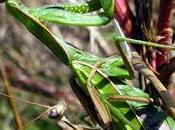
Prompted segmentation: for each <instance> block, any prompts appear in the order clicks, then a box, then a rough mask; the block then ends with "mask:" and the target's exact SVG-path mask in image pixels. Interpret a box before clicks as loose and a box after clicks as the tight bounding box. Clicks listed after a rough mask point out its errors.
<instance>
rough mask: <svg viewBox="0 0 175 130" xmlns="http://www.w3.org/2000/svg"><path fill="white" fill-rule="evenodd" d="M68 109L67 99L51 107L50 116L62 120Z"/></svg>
mask: <svg viewBox="0 0 175 130" xmlns="http://www.w3.org/2000/svg"><path fill="white" fill-rule="evenodd" d="M66 109H67V107H66V103H65V101H61V102H59V103H58V104H57V105H55V106H53V107H52V108H51V109H50V111H49V112H48V117H49V118H51V119H58V120H60V119H61V118H62V117H63V115H64V112H65V111H66Z"/></svg>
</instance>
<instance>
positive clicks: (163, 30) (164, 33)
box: [155, 0, 173, 70]
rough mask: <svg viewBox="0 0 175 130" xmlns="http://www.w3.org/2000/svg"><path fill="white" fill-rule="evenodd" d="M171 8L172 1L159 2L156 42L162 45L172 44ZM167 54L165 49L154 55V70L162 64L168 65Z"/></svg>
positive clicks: (161, 0) (162, 0)
mask: <svg viewBox="0 0 175 130" xmlns="http://www.w3.org/2000/svg"><path fill="white" fill-rule="evenodd" d="M172 6H173V0H160V5H159V18H158V29H157V30H158V33H157V34H158V36H161V38H160V39H159V40H158V42H159V43H162V44H164V45H167V44H171V43H172V30H171V28H170V20H171V12H172ZM168 53H169V52H168V50H166V49H162V50H160V52H159V53H156V57H155V58H156V66H155V69H156V70H159V68H160V67H161V66H162V65H163V64H166V63H168Z"/></svg>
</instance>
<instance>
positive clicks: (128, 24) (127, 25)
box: [115, 0, 134, 37]
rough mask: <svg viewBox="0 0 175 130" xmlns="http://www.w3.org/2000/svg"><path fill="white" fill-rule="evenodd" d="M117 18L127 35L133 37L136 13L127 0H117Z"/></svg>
mask: <svg viewBox="0 0 175 130" xmlns="http://www.w3.org/2000/svg"><path fill="white" fill-rule="evenodd" d="M115 19H117V21H118V22H119V24H120V25H121V27H122V29H123V31H124V33H125V35H127V36H129V37H131V36H132V33H133V20H134V15H133V13H132V12H131V10H130V8H129V5H128V2H127V0H115Z"/></svg>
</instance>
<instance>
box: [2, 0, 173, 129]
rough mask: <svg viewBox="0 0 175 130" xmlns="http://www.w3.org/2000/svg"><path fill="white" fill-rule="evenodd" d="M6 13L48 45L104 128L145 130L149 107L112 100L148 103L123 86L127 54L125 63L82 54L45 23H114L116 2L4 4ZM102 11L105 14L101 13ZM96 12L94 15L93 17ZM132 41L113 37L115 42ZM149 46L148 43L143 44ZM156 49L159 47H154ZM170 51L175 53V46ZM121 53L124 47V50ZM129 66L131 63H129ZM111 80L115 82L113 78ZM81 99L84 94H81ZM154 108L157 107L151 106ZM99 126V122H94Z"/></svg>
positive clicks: (169, 123)
mask: <svg viewBox="0 0 175 130" xmlns="http://www.w3.org/2000/svg"><path fill="white" fill-rule="evenodd" d="M5 4H6V7H7V10H8V11H9V13H10V14H11V15H13V16H14V17H15V18H16V19H18V20H19V21H20V22H21V23H22V24H23V25H24V26H25V27H26V28H27V29H28V30H29V31H30V32H31V33H32V34H33V35H34V36H36V37H37V38H38V39H39V40H40V41H41V42H42V43H43V44H45V45H46V46H47V47H48V48H49V49H50V50H51V51H52V52H53V53H54V54H55V55H56V57H57V58H58V59H59V60H61V61H62V62H63V63H64V64H65V65H67V66H68V67H69V68H70V69H71V70H72V73H73V75H74V76H75V78H74V80H76V81H75V82H76V83H77V84H78V85H79V86H80V89H82V90H83V94H85V95H88V97H90V99H91V101H92V102H93V104H94V106H95V107H96V109H97V111H98V113H99V115H100V117H99V118H100V119H99V120H100V122H101V124H100V125H102V128H104V129H110V130H117V129H121V130H140V129H146V125H147V124H144V121H143V120H141V119H140V118H139V117H138V116H137V112H136V111H137V110H138V109H141V108H144V107H145V106H146V105H148V103H143V102H135V101H128V100H129V99H128V100H125V101H118V100H111V99H110V97H111V96H131V97H141V98H145V99H149V95H148V94H146V93H145V92H143V91H141V90H139V89H137V88H134V87H131V86H129V85H127V84H125V83H124V82H123V79H125V78H129V77H130V73H129V72H128V70H127V69H125V68H124V65H125V63H124V62H125V60H127V59H128V57H127V54H125V52H124V53H123V55H124V57H125V58H124V60H123V59H122V58H121V57H119V56H111V57H108V58H103V57H98V56H95V55H92V54H90V53H87V52H83V51H81V50H79V49H77V48H75V47H74V46H72V45H70V44H68V43H67V42H65V41H64V40H63V39H61V38H59V37H56V36H55V35H54V34H53V33H52V32H51V31H50V30H49V29H48V28H47V27H46V26H45V25H44V24H43V23H42V22H53V23H58V24H64V25H75V26H101V25H105V24H107V23H109V22H110V21H111V20H112V19H113V13H114V0H91V1H88V2H84V3H75V4H68V3H63V4H55V5H47V6H44V7H35V8H28V7H27V6H25V5H24V4H23V3H22V2H21V1H19V0H5ZM100 9H102V11H101V10H100ZM92 12H95V14H91V13H92ZM118 40H128V41H130V42H134V43H138V44H139V43H140V41H137V40H135V41H133V40H131V39H127V38H122V37H119V36H116V37H114V41H118ZM142 44H144V45H150V43H148V42H144V43H143V42H142ZM152 45H153V46H156V47H165V46H158V45H157V44H154V43H153V44H152ZM168 48H172V49H174V47H172V46H168ZM121 50H122V47H121ZM128 62H129V60H128ZM111 77H112V78H111ZM80 95H81V94H80ZM81 96H83V95H81ZM151 107H154V106H153V105H151ZM157 112H158V113H159V112H160V113H161V116H163V117H164V118H166V120H163V121H162V122H163V123H165V124H166V125H167V126H168V127H169V128H170V129H175V126H174V121H173V119H172V118H171V117H168V116H166V114H164V112H163V111H162V110H161V109H159V108H157ZM95 123H96V122H95Z"/></svg>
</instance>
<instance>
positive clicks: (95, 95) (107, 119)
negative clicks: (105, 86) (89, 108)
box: [87, 61, 112, 129]
mask: <svg viewBox="0 0 175 130" xmlns="http://www.w3.org/2000/svg"><path fill="white" fill-rule="evenodd" d="M103 62H104V61H101V62H97V63H96V64H95V65H94V68H92V70H91V72H90V74H89V77H88V79H87V89H88V92H89V94H90V96H91V98H92V101H93V103H94V105H95V107H96V108H97V111H98V113H99V115H100V117H101V119H102V121H103V123H104V125H105V126H104V127H105V128H109V129H112V117H111V115H110V113H109V111H108V109H107V107H106V106H105V105H104V103H103V102H102V101H101V99H100V94H99V92H98V91H97V90H96V88H94V86H92V85H91V79H92V78H93V76H94V75H95V73H96V71H97V69H98V68H99V67H100V65H101V64H102V63H103Z"/></svg>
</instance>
